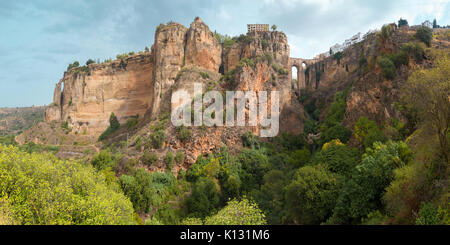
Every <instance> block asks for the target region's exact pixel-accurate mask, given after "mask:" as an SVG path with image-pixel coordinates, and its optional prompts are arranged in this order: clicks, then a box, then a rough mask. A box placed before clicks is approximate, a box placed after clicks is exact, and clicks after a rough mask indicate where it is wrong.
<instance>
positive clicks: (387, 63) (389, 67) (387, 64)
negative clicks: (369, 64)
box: [377, 57, 395, 80]
mask: <svg viewBox="0 0 450 245" xmlns="http://www.w3.org/2000/svg"><path fill="white" fill-rule="evenodd" d="M377 64H378V66H379V67H380V68H381V71H382V74H383V76H384V77H385V78H386V79H390V80H392V79H394V77H395V65H394V63H393V62H392V61H391V60H390V59H389V58H387V57H379V58H378V59H377Z"/></svg>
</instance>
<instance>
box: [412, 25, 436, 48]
mask: <svg viewBox="0 0 450 245" xmlns="http://www.w3.org/2000/svg"><path fill="white" fill-rule="evenodd" d="M415 37H416V38H417V39H419V40H420V41H422V42H424V43H425V44H426V45H427V46H428V47H430V45H431V39H433V30H432V29H430V28H428V27H425V26H422V27H420V28H419V29H418V30H417V31H416V35H415Z"/></svg>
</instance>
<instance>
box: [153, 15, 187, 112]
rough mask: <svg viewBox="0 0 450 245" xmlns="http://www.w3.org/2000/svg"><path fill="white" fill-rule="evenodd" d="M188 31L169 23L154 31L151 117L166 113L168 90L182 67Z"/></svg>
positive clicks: (176, 24) (181, 26) (168, 99)
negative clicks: (162, 112)
mask: <svg viewBox="0 0 450 245" xmlns="http://www.w3.org/2000/svg"><path fill="white" fill-rule="evenodd" d="M187 31H188V29H187V28H186V27H184V26H183V25H181V24H178V23H169V24H168V25H166V26H160V27H158V29H157V30H156V34H155V43H154V45H153V46H152V53H153V54H154V60H153V63H154V65H155V70H154V84H153V92H152V96H153V108H152V110H151V111H152V115H153V116H156V115H157V114H159V112H161V111H162V110H163V111H164V110H165V111H167V110H169V109H170V107H167V106H168V104H167V103H162V101H170V88H171V87H172V85H173V84H174V82H175V78H176V76H177V74H178V72H179V71H180V70H181V68H182V67H183V65H184V48H185V38H186V33H187Z"/></svg>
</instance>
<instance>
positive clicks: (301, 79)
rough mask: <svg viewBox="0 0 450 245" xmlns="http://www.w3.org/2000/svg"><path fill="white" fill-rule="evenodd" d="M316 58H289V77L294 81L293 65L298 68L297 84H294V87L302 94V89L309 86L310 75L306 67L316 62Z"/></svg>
mask: <svg viewBox="0 0 450 245" xmlns="http://www.w3.org/2000/svg"><path fill="white" fill-rule="evenodd" d="M316 62H317V60H316V59H302V58H289V79H291V83H292V67H295V68H297V84H294V89H295V90H296V91H298V93H299V94H300V89H302V88H305V87H306V86H309V84H308V82H307V81H308V80H309V79H308V77H307V74H305V71H306V69H308V67H310V66H311V65H313V64H314V63H316Z"/></svg>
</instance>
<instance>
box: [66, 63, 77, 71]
mask: <svg viewBox="0 0 450 245" xmlns="http://www.w3.org/2000/svg"><path fill="white" fill-rule="evenodd" d="M78 67H80V62H78V61H75V62H73V63H72V64H69V66H68V67H67V71H69V70H71V69H72V68H78Z"/></svg>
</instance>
